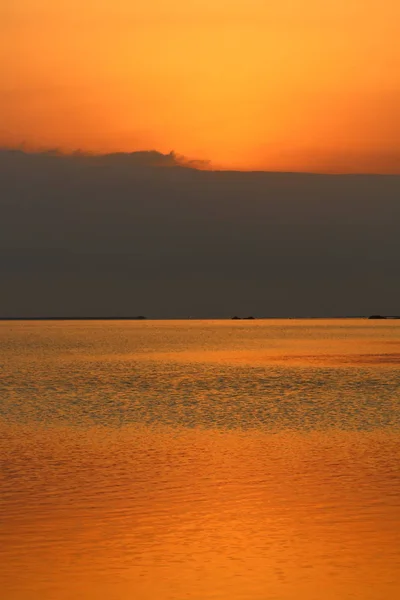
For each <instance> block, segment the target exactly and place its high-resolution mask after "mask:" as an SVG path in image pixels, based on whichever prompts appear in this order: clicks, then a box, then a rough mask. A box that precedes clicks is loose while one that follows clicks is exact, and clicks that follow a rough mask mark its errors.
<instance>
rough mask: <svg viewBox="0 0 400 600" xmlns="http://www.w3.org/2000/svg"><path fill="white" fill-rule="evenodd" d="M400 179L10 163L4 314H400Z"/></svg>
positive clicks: (29, 160) (107, 158)
mask: <svg viewBox="0 0 400 600" xmlns="http://www.w3.org/2000/svg"><path fill="white" fill-rule="evenodd" d="M399 199H400V177H399V176H396V175H391V176H390V175H310V174H304V173H298V174H296V173H292V174H287V173H263V172H240V171H210V170H198V169H193V168H189V167H188V166H182V165H181V159H180V158H179V157H176V156H175V155H172V154H168V155H163V154H160V153H157V152H149V153H146V152H139V153H134V154H131V155H129V154H126V153H122V154H116V155H104V156H85V155H79V154H77V155H74V156H65V155H57V154H55V153H47V154H46V153H23V152H17V151H14V152H12V151H2V152H0V217H1V218H0V273H1V295H0V317H21V316H24V317H40V316H48V317H49V316H69V317H73V316H83V317H84V316H91V317H111V316H114V317H123V316H137V315H144V316H147V317H153V318H181V317H183V318H185V317H193V318H196V317H197V318H229V317H232V316H234V315H238V316H243V317H244V316H249V315H253V316H255V317H334V316H367V315H370V314H384V315H399V314H400V307H399V298H400V278H399V276H398V274H399V262H400V240H399V222H400V202H399Z"/></svg>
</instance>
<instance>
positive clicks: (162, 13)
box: [0, 0, 400, 173]
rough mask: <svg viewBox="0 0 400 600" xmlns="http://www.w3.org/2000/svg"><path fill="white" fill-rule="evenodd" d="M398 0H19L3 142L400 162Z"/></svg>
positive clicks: (238, 157) (279, 161)
mask: <svg viewBox="0 0 400 600" xmlns="http://www.w3.org/2000/svg"><path fill="white" fill-rule="evenodd" d="M399 22H400V4H399V2H398V0H385V2H384V3H382V2H378V1H377V0H337V1H336V2H321V1H320V0H287V1H286V2H270V1H268V0H229V1H228V0H217V1H216V0H201V1H200V0H191V1H190V2H184V1H183V0H169V1H168V2H167V1H166V0H151V1H150V2H146V3H143V5H142V4H141V3H140V2H131V1H128V0H97V1H96V2H95V1H94V0H89V1H87V2H81V1H80V0H70V2H68V3H65V2H62V3H58V2H54V1H53V0H14V1H13V2H12V3H9V4H8V5H7V4H6V5H5V6H2V7H1V8H0V35H1V38H2V41H3V43H2V47H1V49H0V66H1V72H2V77H1V81H0V114H1V115H2V120H1V123H0V144H1V145H5V146H18V145H20V144H25V145H27V146H28V147H31V148H49V147H52V148H55V147H57V148H61V149H63V150H76V149H83V150H87V151H95V152H108V151H116V150H118V151H134V150H146V149H157V150H159V151H162V152H169V151H170V150H171V149H174V150H176V151H177V152H178V153H180V154H183V155H185V156H188V157H190V158H198V159H210V160H211V163H212V164H213V165H214V166H215V167H220V168H240V169H277V170H315V171H342V172H343V171H353V172H354V171H363V172H393V173H395V172H397V173H400V108H399V107H400V43H399V36H398V23H399Z"/></svg>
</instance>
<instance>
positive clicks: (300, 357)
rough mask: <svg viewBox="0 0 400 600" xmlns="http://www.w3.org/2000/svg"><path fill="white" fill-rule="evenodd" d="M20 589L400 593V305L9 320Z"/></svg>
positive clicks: (6, 400) (15, 590) (6, 572)
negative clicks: (215, 315)
mask: <svg viewBox="0 0 400 600" xmlns="http://www.w3.org/2000/svg"><path fill="white" fill-rule="evenodd" d="M0 349H1V361H0V367H1V372H0V375H1V380H0V394H1V396H0V398H1V400H0V435H1V438H0V452H1V460H2V464H1V483H0V486H1V497H0V511H1V512H0V518H1V528H0V589H1V590H2V596H1V597H2V598H4V599H5V600H11V599H12V600H36V599H41V600H67V599H68V600H69V599H71V600H72V599H74V600H75V599H81V598H82V599H84V598H89V599H98V600H103V599H104V600H106V599H107V600H109V599H115V600H125V599H128V598H129V599H130V598H135V599H136V598H137V599H138V600H142V599H143V600H147V599H149V600H164V599H165V600H180V599H181V598H182V599H184V598H185V599H189V600H192V599H193V600H195V599H196V600H200V599H201V600H204V599H206V598H207V599H208V598H215V599H221V600H223V599H225V598H229V599H230V600H236V599H243V600H244V599H248V600H251V599H253V598H254V599H256V600H258V599H260V600H266V599H268V600H269V599H271V600H272V599H278V600H294V599H304V600H305V599H310V600H314V599H315V600H317V599H320V598H327V599H330V598H332V599H337V598H343V599H347V598H349V599H350V598H351V599H357V600H358V599H359V600H364V599H366V600H378V599H379V600H392V599H393V600H395V599H397V598H398V597H400V550H399V549H400V477H399V465H400V444H399V430H400V411H399V408H400V376H399V365H400V322H396V321H383V322H371V321H362V320H354V321H353V320H343V321H338V320H337V321H323V320H315V321H296V320H289V321H239V322H237V321H232V322H231V321H225V322H224V321H214V322H213V321H180V322H179V321H175V322H173V321H159V322H157V321H153V322H151V321H148V322H147V321H146V322H126V321H115V322H114V321H112V322H111V321H108V322H106V321H104V322H81V321H80V322H2V323H0Z"/></svg>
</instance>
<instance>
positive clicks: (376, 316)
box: [368, 315, 387, 319]
mask: <svg viewBox="0 0 400 600" xmlns="http://www.w3.org/2000/svg"><path fill="white" fill-rule="evenodd" d="M368 319H387V317H383V316H382V315H371V316H370V317H368Z"/></svg>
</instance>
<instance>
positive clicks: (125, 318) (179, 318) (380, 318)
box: [0, 316, 400, 321]
mask: <svg viewBox="0 0 400 600" xmlns="http://www.w3.org/2000/svg"><path fill="white" fill-rule="evenodd" d="M345 319H348V320H350V319H359V320H371V316H335V317H330V316H325V317H254V318H253V319H249V318H248V317H243V318H237V319H235V318H232V317H143V316H139V317H0V321H236V320H238V321H249V320H250V321H252V320H254V321H275V320H276V321H316V320H345ZM375 319H376V317H372V320H375ZM399 319H400V316H382V317H379V318H378V319H377V320H383V321H391V320H399Z"/></svg>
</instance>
